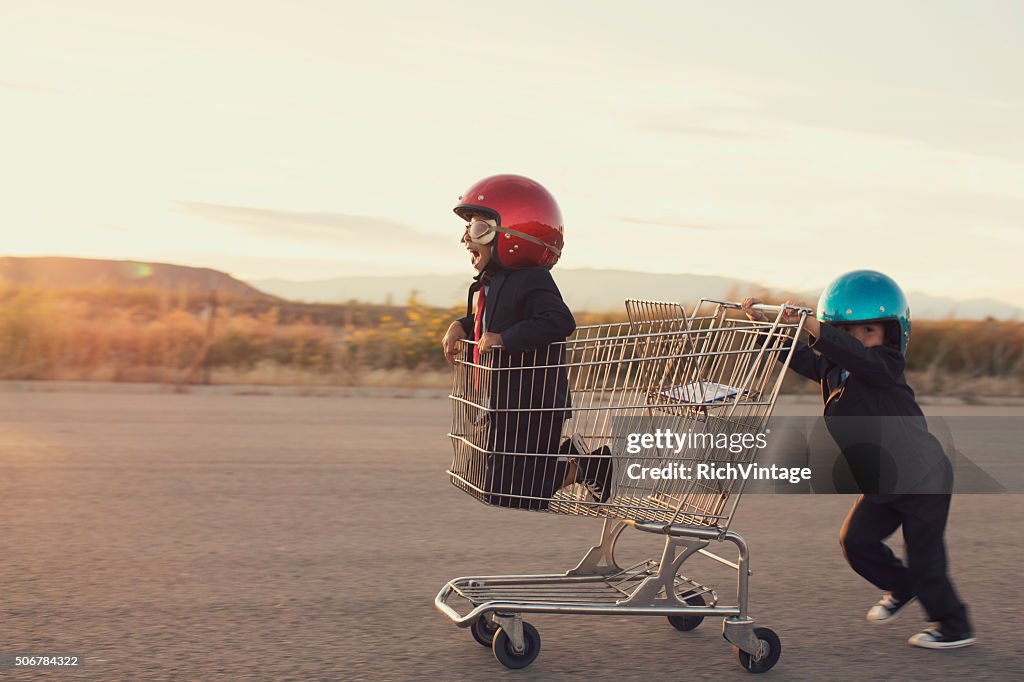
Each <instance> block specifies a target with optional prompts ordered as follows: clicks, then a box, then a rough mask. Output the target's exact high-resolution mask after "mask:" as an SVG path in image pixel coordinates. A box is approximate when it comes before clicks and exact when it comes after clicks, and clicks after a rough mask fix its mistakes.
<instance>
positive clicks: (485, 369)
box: [434, 299, 810, 672]
mask: <svg viewBox="0 0 1024 682" xmlns="http://www.w3.org/2000/svg"><path fill="white" fill-rule="evenodd" d="M758 307H759V308H760V310H762V311H763V312H765V313H769V315H770V318H769V319H768V321H765V322H752V321H749V320H747V319H745V317H743V316H741V315H739V314H737V312H736V311H737V310H738V309H739V308H740V306H739V304H737V303H731V302H727V301H717V300H710V299H701V300H700V302H699V303H698V304H697V306H695V308H694V310H693V314H692V315H691V316H689V317H687V315H686V314H685V312H684V310H683V308H682V307H681V306H679V305H678V304H674V303H661V302H650V301H627V302H626V310H627V317H628V321H626V322H621V323H612V324H600V325H594V326H587V327H581V328H579V329H577V330H576V332H575V334H574V335H573V336H572V337H571V338H570V339H568V340H567V341H566V342H564V343H558V344H553V345H552V346H550V347H549V348H548V349H546V350H544V351H539V350H538V351H527V352H526V353H523V354H521V355H518V356H512V355H510V354H507V353H503V352H502V351H497V352H493V353H487V354H481V355H480V356H479V360H478V361H477V362H474V361H473V355H474V354H473V348H472V346H473V344H472V342H468V341H467V342H465V344H464V348H463V349H462V351H461V355H460V358H459V359H458V361H457V363H456V369H455V378H454V385H453V390H452V393H451V396H450V397H451V400H452V406H453V409H452V426H451V432H450V433H449V437H450V439H451V441H452V444H453V447H454V458H453V461H452V466H451V469H450V470H449V471H448V474H449V476H450V479H451V482H452V483H453V484H454V485H455V486H456V487H458V488H459V489H461V490H463V491H465V492H466V493H468V494H469V495H471V496H473V497H474V498H476V499H478V500H480V501H482V502H485V503H487V504H491V505H496V506H504V507H510V508H517V509H526V510H533V511H543V512H548V513H557V514H569V515H574V516H589V517H598V518H603V519H604V524H603V527H602V530H601V538H600V542H599V544H597V545H595V546H593V547H591V548H590V549H589V550H588V551H587V552H586V553H585V554H584V556H583V558H582V560H581V561H580V562H579V563H578V565H576V566H575V567H574V568H572V569H570V570H568V571H566V572H565V573H562V574H543V575H491V576H473V577H462V578H456V579H454V580H451V581H449V582H448V584H446V585H445V586H444V587H443V588H442V589H441V591H440V592H439V593H438V595H437V597H436V599H435V601H434V603H435V606H436V607H437V608H438V610H440V611H441V612H442V613H444V614H445V615H446V616H448V618H450V619H451V620H452V621H453V622H454V623H455V624H456V625H458V626H460V627H468V628H470V629H471V632H472V634H473V637H474V639H476V641H478V642H479V643H480V644H482V645H484V646H488V647H491V648H492V650H493V652H494V655H495V657H496V658H497V659H498V660H499V661H500V662H501V663H502V664H504V665H505V666H507V667H509V668H523V667H526V666H528V665H529V664H530V663H532V662H533V661H534V659H536V657H537V655H538V653H539V652H540V635H539V634H538V632H537V630H536V628H534V627H533V626H532V625H530V624H529V623H526V622H524V621H523V614H527V613H559V614H591V615H660V616H667V617H668V620H669V622H670V623H671V624H672V625H673V626H674V627H675V628H676V629H677V630H681V631H687V630H692V629H694V628H695V627H697V626H698V625H700V623H701V622H702V621H703V620H704V618H705V617H707V616H713V617H723V618H724V622H723V636H724V637H725V639H726V640H728V641H729V642H731V643H732V644H733V645H734V649H735V651H736V655H737V658H738V660H739V662H740V664H741V665H742V666H743V667H744V668H745V669H747V670H749V671H751V672H764V671H766V670H769V669H770V668H771V667H772V666H774V665H775V663H776V661H778V659H779V654H780V653H781V644H780V641H779V638H778V636H777V635H776V634H775V633H774V632H773V631H772V630H770V629H768V628H764V627H754V621H753V620H752V619H751V618H750V616H749V615H748V613H747V592H748V580H749V576H750V574H751V573H750V568H749V556H748V551H747V545H746V543H745V542H744V540H743V538H742V537H741V536H740V535H739V534H738V533H736V532H733V531H731V530H730V529H729V526H730V522H731V520H732V517H733V514H734V513H735V511H736V505H737V503H738V502H739V499H740V496H741V493H742V490H743V481H744V478H743V477H741V476H740V477H737V476H733V475H721V472H723V471H724V472H725V473H726V474H729V471H730V468H729V467H730V465H731V466H732V468H733V470H736V469H737V468H738V467H739V465H747V466H749V465H751V464H752V463H753V464H755V465H756V462H755V456H756V454H757V452H758V450H759V448H758V443H759V442H761V441H759V439H761V438H764V437H765V436H764V435H763V434H765V432H766V424H767V422H768V418H769V416H770V415H771V411H772V408H773V406H774V404H775V399H776V397H777V396H778V393H779V388H780V386H781V384H782V380H783V377H784V374H785V370H786V367H788V365H789V361H790V358H791V355H792V352H793V347H794V343H793V342H794V340H795V339H796V337H797V335H798V334H799V333H800V330H801V328H802V326H803V322H804V320H805V318H806V315H807V314H808V313H809V312H810V311H809V310H807V309H805V308H799V307H796V306H789V308H790V309H791V310H793V311H796V312H797V313H798V314H799V316H798V318H797V321H796V322H795V323H793V322H789V323H787V322H785V321H784V318H783V314H782V313H783V310H784V307H780V306H764V305H762V306H758ZM668 432H671V433H673V434H680V435H681V437H683V438H684V442H682V443H680V441H679V439H675V440H672V439H671V438H670V437H669V436H668V435H667V433H668ZM658 433H661V435H662V436H663V438H662V439H661V442H658V437H657V434H658ZM646 436H649V437H646ZM722 438H725V441H722V440H721V439H722ZM723 443H724V447H722V446H723ZM698 469H700V470H701V471H703V472H704V473H705V475H703V476H701V475H698V474H697V472H698ZM645 470H646V471H645ZM654 470H658V471H659V473H658V474H654V473H652V472H653V471H654ZM711 472H719V473H718V474H717V475H716V474H714V473H711ZM687 474H688V475H687ZM627 527H632V528H634V529H636V530H639V531H644V532H648V533H655V534H659V535H663V536H665V540H664V549H663V551H662V553H661V557H660V558H652V559H648V560H646V561H643V562H641V563H638V564H635V565H632V566H628V567H625V568H624V567H622V566H620V565H619V564H618V563H617V562H616V558H615V545H616V542H617V541H618V539H619V536H620V535H621V534H622V532H623V530H624V529H625V528H627ZM711 543H730V544H731V545H733V546H734V548H735V550H736V551H737V554H738V558H737V560H736V561H731V560H729V559H728V558H725V557H722V556H719V555H718V554H715V553H713V552H711V551H710V550H708V549H707V548H708V546H709V545H711ZM697 554H699V555H702V556H705V557H708V558H710V559H712V560H714V561H717V562H720V563H722V564H725V565H726V566H729V567H731V568H732V569H734V570H735V571H736V573H737V581H736V601H735V604H722V603H720V602H719V597H718V593H717V592H716V591H715V590H713V589H712V588H710V587H708V586H706V585H704V584H702V583H700V582H698V581H696V580H693V579H691V578H689V577H687V576H685V575H683V574H682V573H681V569H682V566H683V564H684V562H686V561H687V560H688V559H689V558H690V557H692V556H694V555H697ZM450 600H456V601H461V602H462V604H463V605H464V608H463V609H462V611H463V612H464V613H461V614H460V612H459V611H458V610H456V608H454V607H453V606H452V605H451V604H449V601H450Z"/></svg>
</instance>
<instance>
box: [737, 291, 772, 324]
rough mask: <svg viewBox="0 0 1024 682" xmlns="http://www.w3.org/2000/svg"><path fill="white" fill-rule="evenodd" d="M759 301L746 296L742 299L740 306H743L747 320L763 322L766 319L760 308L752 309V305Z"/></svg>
mask: <svg viewBox="0 0 1024 682" xmlns="http://www.w3.org/2000/svg"><path fill="white" fill-rule="evenodd" d="M760 302H761V299H759V298H753V297H750V296H748V297H746V298H745V299H743V302H742V303H740V307H741V308H743V312H744V313H746V314H747V319H748V320H753V321H754V322H764V321H765V320H767V319H768V318H766V317H765V316H764V313H762V312H761V311H760V310H754V306H755V305H757V304H758V303H760Z"/></svg>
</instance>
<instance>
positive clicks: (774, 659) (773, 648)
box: [733, 628, 782, 673]
mask: <svg viewBox="0 0 1024 682" xmlns="http://www.w3.org/2000/svg"><path fill="white" fill-rule="evenodd" d="M754 634H755V635H756V636H757V638H758V639H759V640H761V644H762V646H763V647H765V648H764V652H763V653H764V655H763V656H762V657H761V658H759V659H758V658H754V657H753V656H751V655H750V654H748V653H747V652H746V651H744V650H743V649H740V648H739V647H738V646H734V647H733V651H735V652H736V660H737V661H739V663H740V665H742V666H743V667H744V668H745V669H746V670H747V671H748V672H752V673H763V672H768V671H769V670H771V669H772V667H773V666H774V665H775V664H776V663H778V662H779V656H780V655H781V654H782V642H781V641H780V640H779V636H778V635H777V634H775V632H774V631H773V630H769V629H768V628H754Z"/></svg>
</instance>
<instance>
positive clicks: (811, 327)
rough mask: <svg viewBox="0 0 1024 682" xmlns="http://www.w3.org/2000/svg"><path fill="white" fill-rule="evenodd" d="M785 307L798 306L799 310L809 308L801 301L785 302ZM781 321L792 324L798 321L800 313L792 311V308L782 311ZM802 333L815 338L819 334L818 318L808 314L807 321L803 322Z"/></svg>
mask: <svg viewBox="0 0 1024 682" xmlns="http://www.w3.org/2000/svg"><path fill="white" fill-rule="evenodd" d="M785 305H792V306H798V307H800V308H809V307H810V306H808V305H807V304H806V303H804V302H803V301H786V303H785ZM782 321H783V322H785V323H786V324H794V323H796V322H799V321H800V311H799V310H793V309H792V308H783V309H782ZM804 331H806V332H807V333H808V334H810V335H811V336H814V337H817V336H819V335H820V334H821V325H820V324H818V318H816V317H815V316H814V313H813V312H811V313H808V314H807V319H805V320H804Z"/></svg>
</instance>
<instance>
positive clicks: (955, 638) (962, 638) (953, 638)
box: [907, 627, 977, 649]
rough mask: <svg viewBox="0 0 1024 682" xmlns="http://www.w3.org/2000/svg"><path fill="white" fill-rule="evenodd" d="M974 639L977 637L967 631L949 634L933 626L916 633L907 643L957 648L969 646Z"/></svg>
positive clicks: (934, 647) (933, 647)
mask: <svg viewBox="0 0 1024 682" xmlns="http://www.w3.org/2000/svg"><path fill="white" fill-rule="evenodd" d="M976 641H977V639H976V638H975V637H974V636H973V635H972V634H971V633H969V632H965V633H963V634H960V635H949V634H946V633H945V632H943V631H942V630H940V629H939V628H937V627H935V628H928V629H927V630H925V631H924V632H919V633H917V634H916V635H914V636H913V637H911V638H910V639H908V640H907V644H909V645H911V646H919V647H922V648H924V649H959V648H960V647H963V646H970V645H972V644H974V643H975V642H976Z"/></svg>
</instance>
